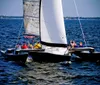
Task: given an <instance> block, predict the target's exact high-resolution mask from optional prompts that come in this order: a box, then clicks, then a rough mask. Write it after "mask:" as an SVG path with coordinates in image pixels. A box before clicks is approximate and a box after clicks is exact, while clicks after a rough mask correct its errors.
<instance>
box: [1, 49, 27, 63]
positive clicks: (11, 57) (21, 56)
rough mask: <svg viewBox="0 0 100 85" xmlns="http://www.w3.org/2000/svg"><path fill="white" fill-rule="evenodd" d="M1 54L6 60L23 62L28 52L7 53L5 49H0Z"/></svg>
mask: <svg viewBox="0 0 100 85" xmlns="http://www.w3.org/2000/svg"><path fill="white" fill-rule="evenodd" d="M1 54H2V55H3V56H4V58H5V60H8V61H15V62H22V63H25V62H26V59H27V57H28V54H27V53H26V54H8V53H6V52H5V51H2V50H1Z"/></svg>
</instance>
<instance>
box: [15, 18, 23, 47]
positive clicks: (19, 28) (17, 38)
mask: <svg viewBox="0 0 100 85" xmlns="http://www.w3.org/2000/svg"><path fill="white" fill-rule="evenodd" d="M22 27H23V20H22V23H21V27H20V28H19V33H18V37H17V41H16V44H17V43H18V41H19V39H20V33H21V29H22ZM16 44H15V46H16Z"/></svg>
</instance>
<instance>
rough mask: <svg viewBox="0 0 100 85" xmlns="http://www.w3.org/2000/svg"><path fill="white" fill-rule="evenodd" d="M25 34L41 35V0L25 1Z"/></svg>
mask: <svg viewBox="0 0 100 85" xmlns="http://www.w3.org/2000/svg"><path fill="white" fill-rule="evenodd" d="M23 5H24V7H23V8H24V9H23V10H24V11H23V15H24V28H25V34H29V35H30V34H31V35H39V6H40V0H23Z"/></svg>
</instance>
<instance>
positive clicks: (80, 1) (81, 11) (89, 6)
mask: <svg viewBox="0 0 100 85" xmlns="http://www.w3.org/2000/svg"><path fill="white" fill-rule="evenodd" d="M75 2H76V7H77V8H75V4H74V0H62V3H63V12H64V16H65V17H66V16H70V17H76V16H80V17H100V0H75ZM76 10H77V11H76ZM0 15H6V16H22V15H23V3H22V0H0Z"/></svg>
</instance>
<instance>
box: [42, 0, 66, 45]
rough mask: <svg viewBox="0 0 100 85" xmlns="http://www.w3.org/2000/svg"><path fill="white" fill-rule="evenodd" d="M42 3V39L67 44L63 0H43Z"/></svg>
mask: <svg viewBox="0 0 100 85" xmlns="http://www.w3.org/2000/svg"><path fill="white" fill-rule="evenodd" d="M41 5H42V6H41V40H42V41H44V42H49V43H58V44H67V40H66V33H65V26H64V18H63V11H62V0H42V4H41Z"/></svg>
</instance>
